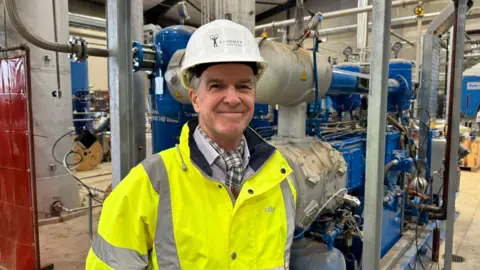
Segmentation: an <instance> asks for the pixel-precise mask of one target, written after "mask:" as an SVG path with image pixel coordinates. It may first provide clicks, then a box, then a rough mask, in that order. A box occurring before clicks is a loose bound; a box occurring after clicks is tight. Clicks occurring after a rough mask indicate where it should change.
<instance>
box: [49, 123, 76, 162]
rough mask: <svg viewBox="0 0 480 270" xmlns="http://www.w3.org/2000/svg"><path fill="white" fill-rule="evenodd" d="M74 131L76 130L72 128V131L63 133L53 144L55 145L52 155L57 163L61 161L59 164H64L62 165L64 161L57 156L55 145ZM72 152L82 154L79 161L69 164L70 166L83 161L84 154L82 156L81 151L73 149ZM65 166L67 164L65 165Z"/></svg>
mask: <svg viewBox="0 0 480 270" xmlns="http://www.w3.org/2000/svg"><path fill="white" fill-rule="evenodd" d="M73 132H75V130H72V131H69V132H67V133H65V134H63V135H62V136H60V138H58V139H57V140H56V141H55V143H54V144H53V147H52V157H53V159H54V160H55V161H56V162H57V163H59V164H62V165H63V162H61V161H59V160H58V159H57V158H56V157H55V147H57V144H58V143H59V142H60V141H61V140H62V139H63V138H65V137H66V136H67V135H70V134H72V133H73ZM72 152H73V153H76V154H78V155H79V156H80V161H79V162H77V163H74V164H68V165H69V166H76V165H78V164H80V163H82V162H83V156H82V155H81V154H80V153H79V152H77V151H72ZM64 166H65V165H64Z"/></svg>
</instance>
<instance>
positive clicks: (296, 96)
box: [255, 39, 332, 106]
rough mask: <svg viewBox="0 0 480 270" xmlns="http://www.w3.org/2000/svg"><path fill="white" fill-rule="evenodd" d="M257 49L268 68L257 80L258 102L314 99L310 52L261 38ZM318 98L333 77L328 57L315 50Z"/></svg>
mask: <svg viewBox="0 0 480 270" xmlns="http://www.w3.org/2000/svg"><path fill="white" fill-rule="evenodd" d="M259 47H260V53H261V54H262V57H263V58H264V59H265V60H266V61H267V62H268V69H267V71H266V72H265V74H264V75H263V77H262V78H261V79H260V81H259V82H258V84H257V97H256V101H255V102H257V103H260V104H279V105H285V106H290V105H296V104H299V103H301V102H313V101H314V100H315V85H314V77H313V52H312V51H309V50H306V49H303V48H299V49H297V50H294V49H293V47H292V46H290V45H287V44H283V43H279V42H275V41H270V40H266V39H264V40H261V41H260V43H259ZM317 74H318V86H319V89H318V90H319V91H318V98H321V97H323V96H324V95H325V94H326V93H327V91H328V88H329V86H330V83H331V80H332V68H331V66H330V63H328V61H327V59H326V58H325V57H324V56H322V55H320V54H318V53H317Z"/></svg>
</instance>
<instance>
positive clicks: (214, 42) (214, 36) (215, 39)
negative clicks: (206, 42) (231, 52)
mask: <svg viewBox="0 0 480 270" xmlns="http://www.w3.org/2000/svg"><path fill="white" fill-rule="evenodd" d="M210 39H211V40H213V47H218V44H217V39H218V35H211V36H210Z"/></svg>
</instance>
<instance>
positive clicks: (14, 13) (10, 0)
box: [4, 0, 108, 57]
mask: <svg viewBox="0 0 480 270" xmlns="http://www.w3.org/2000/svg"><path fill="white" fill-rule="evenodd" d="M4 3H5V8H6V9H7V13H8V16H9V17H10V20H11V21H12V24H13V26H14V27H15V29H17V31H18V32H19V33H20V34H21V35H22V37H23V38H25V39H26V40H27V41H28V42H30V43H32V44H33V45H35V46H37V47H39V48H42V49H44V50H48V51H55V52H62V53H78V52H79V51H80V50H79V47H78V46H77V45H71V44H61V43H57V42H51V41H48V40H45V39H43V38H41V37H39V36H37V35H35V34H33V33H32V32H31V31H29V30H28V28H27V27H26V26H25V24H24V23H23V22H22V20H21V19H20V16H19V14H18V10H17V5H16V3H15V0H5V1H4ZM87 53H88V55H91V56H102V57H107V56H108V50H107V49H100V48H88V49H87Z"/></svg>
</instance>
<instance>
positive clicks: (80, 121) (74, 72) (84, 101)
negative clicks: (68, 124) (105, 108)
mask: <svg viewBox="0 0 480 270" xmlns="http://www.w3.org/2000/svg"><path fill="white" fill-rule="evenodd" d="M70 70H71V81H72V113H73V126H74V127H75V134H77V135H79V134H80V132H81V131H82V130H85V129H87V130H90V129H91V127H92V120H91V115H90V114H89V113H90V99H91V97H90V92H89V87H88V61H87V60H85V61H84V62H78V63H77V62H70Z"/></svg>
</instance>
